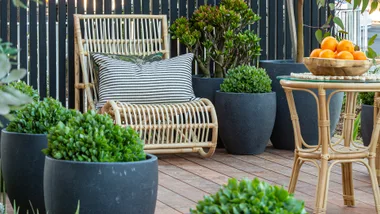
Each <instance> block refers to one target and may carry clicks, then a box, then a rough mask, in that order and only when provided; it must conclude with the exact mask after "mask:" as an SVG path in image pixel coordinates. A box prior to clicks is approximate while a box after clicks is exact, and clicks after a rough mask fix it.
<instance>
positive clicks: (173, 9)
mask: <svg viewBox="0 0 380 214" xmlns="http://www.w3.org/2000/svg"><path fill="white" fill-rule="evenodd" d="M177 2H178V1H177V0H170V23H173V22H174V21H175V20H176V19H177V18H178V14H177ZM177 44H178V43H177V39H171V43H170V57H175V56H177V55H178V48H177Z"/></svg>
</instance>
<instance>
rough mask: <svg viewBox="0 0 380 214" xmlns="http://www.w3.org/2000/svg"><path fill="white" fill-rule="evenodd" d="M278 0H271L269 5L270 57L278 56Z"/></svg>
mask: <svg viewBox="0 0 380 214" xmlns="http://www.w3.org/2000/svg"><path fill="white" fill-rule="evenodd" d="M276 2H277V0H269V2H268V3H269V5H271V6H270V7H268V10H269V11H268V23H269V24H268V50H267V51H268V59H275V58H276V42H277V41H276V40H277V38H276V34H277V32H276V31H277V29H276V28H277V26H276V12H277V11H276V9H277V3H276Z"/></svg>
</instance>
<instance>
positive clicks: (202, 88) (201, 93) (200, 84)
mask: <svg viewBox="0 0 380 214" xmlns="http://www.w3.org/2000/svg"><path fill="white" fill-rule="evenodd" d="M223 80H224V78H204V77H202V76H198V75H196V76H193V79H192V83H193V90H194V94H195V96H197V97H202V98H207V99H209V100H210V101H211V102H212V103H213V104H215V92H216V91H218V90H220V84H222V83H223Z"/></svg>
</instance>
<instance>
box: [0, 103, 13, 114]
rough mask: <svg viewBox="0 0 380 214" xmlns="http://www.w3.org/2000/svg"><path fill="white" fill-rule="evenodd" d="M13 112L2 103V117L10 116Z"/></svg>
mask: <svg viewBox="0 0 380 214" xmlns="http://www.w3.org/2000/svg"><path fill="white" fill-rule="evenodd" d="M10 111H11V109H10V108H9V106H8V105H4V104H3V103H0V115H5V114H8V113H9V112H10Z"/></svg>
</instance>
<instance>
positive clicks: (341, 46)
mask: <svg viewBox="0 0 380 214" xmlns="http://www.w3.org/2000/svg"><path fill="white" fill-rule="evenodd" d="M354 48H355V46H354V44H352V42H351V41H349V40H346V39H343V40H342V41H340V42H339V43H338V47H337V51H338V52H341V51H348V52H350V53H353V52H354Z"/></svg>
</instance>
